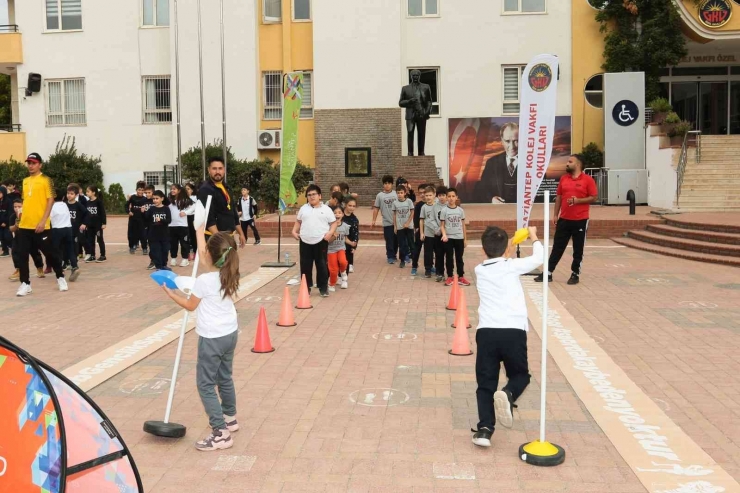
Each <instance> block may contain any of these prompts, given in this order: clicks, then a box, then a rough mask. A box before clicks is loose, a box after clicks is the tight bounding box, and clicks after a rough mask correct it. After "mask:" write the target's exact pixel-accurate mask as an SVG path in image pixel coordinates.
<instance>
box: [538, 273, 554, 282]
mask: <svg viewBox="0 0 740 493" xmlns="http://www.w3.org/2000/svg"><path fill="white" fill-rule="evenodd" d="M542 281H544V274H540V275H539V276H536V277H535V278H534V282H542ZM547 282H552V274H548V275H547Z"/></svg>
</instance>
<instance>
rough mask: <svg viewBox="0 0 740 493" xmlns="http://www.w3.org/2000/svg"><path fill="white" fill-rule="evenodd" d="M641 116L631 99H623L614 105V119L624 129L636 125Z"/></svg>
mask: <svg viewBox="0 0 740 493" xmlns="http://www.w3.org/2000/svg"><path fill="white" fill-rule="evenodd" d="M639 116H640V110H639V109H637V105H636V104H635V103H633V102H632V101H630V100H629V99H623V100H621V101H620V102H618V103H617V104H615V105H614V109H613V110H612V118H614V121H615V122H616V123H617V125H620V126H622V127H629V126H630V125H632V124H633V123H635V122H636V121H637V120H638V119H639Z"/></svg>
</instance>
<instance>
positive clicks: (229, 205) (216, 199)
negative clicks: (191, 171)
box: [198, 180, 239, 233]
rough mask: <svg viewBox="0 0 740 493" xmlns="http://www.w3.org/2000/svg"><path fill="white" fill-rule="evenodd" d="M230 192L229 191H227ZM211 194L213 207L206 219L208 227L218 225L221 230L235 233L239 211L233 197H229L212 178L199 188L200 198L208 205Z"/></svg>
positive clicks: (217, 227) (204, 204)
mask: <svg viewBox="0 0 740 493" xmlns="http://www.w3.org/2000/svg"><path fill="white" fill-rule="evenodd" d="M227 193H228V192H227ZM209 195H211V196H212V197H213V199H212V200H211V209H210V210H209V211H208V218H207V219H206V229H208V228H210V227H211V226H216V229H218V231H219V232H226V233H233V232H234V231H235V230H236V225H237V224H239V213H238V212H237V210H236V209H237V208H236V207H235V204H234V203H233V200H232V199H231V197H229V198H227V197H226V196H225V195H224V193H223V192H222V191H221V189H220V188H218V187H216V185H214V184H213V182H212V181H211V180H208V181H206V182H204V183H203V184H202V185H201V186H200V188H199V189H198V200H200V202H201V203H202V204H203V207H205V206H206V201H207V200H208V196H209Z"/></svg>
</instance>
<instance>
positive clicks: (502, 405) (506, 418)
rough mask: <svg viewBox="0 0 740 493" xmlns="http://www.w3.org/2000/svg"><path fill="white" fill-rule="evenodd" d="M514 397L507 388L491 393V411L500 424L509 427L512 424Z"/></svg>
mask: <svg viewBox="0 0 740 493" xmlns="http://www.w3.org/2000/svg"><path fill="white" fill-rule="evenodd" d="M514 407H516V406H514V399H512V397H511V392H509V391H508V390H499V391H497V392H494V393H493V411H494V413H495V416H496V420H497V421H498V422H499V423H501V426H503V427H506V428H511V427H512V426H514Z"/></svg>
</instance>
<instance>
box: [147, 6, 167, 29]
mask: <svg viewBox="0 0 740 493" xmlns="http://www.w3.org/2000/svg"><path fill="white" fill-rule="evenodd" d="M142 1H143V3H142V15H141V25H142V26H147V27H149V26H169V25H170V2H169V0H142Z"/></svg>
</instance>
